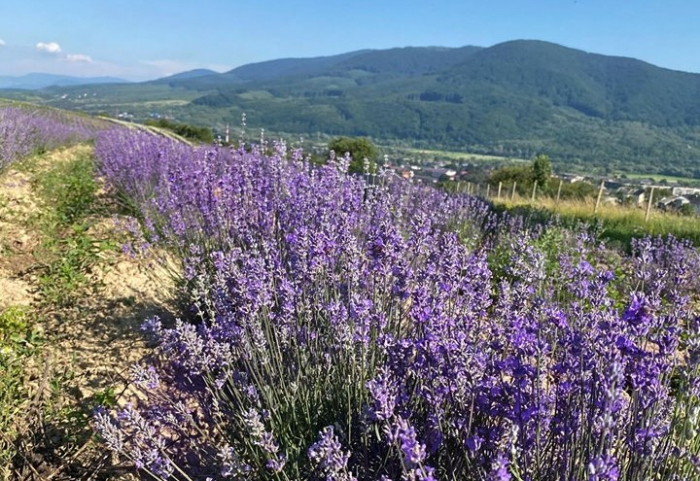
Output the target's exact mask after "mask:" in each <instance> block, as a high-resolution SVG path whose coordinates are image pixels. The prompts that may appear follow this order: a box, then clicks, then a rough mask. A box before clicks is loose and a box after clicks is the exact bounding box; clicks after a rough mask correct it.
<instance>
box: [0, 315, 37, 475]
mask: <svg viewBox="0 0 700 481" xmlns="http://www.w3.org/2000/svg"><path fill="white" fill-rule="evenodd" d="M42 341H43V340H42V338H41V335H40V333H39V331H37V330H36V324H35V322H34V319H32V318H31V316H30V312H29V311H28V309H27V308H24V307H18V306H11V307H8V308H6V309H5V310H2V311H0V434H2V437H0V477H3V479H4V475H5V473H3V471H2V466H8V465H9V464H10V461H11V459H12V457H13V456H14V446H13V444H12V442H11V441H12V439H13V438H14V436H15V435H16V434H17V429H18V428H19V426H18V425H17V423H16V421H17V419H19V418H20V417H21V416H22V415H24V414H25V413H26V410H27V406H28V405H29V403H30V402H31V401H30V399H29V395H28V390H27V381H28V377H29V372H28V371H27V368H26V367H27V364H28V363H30V362H31V361H32V359H38V358H39V353H40V350H41V344H42Z"/></svg>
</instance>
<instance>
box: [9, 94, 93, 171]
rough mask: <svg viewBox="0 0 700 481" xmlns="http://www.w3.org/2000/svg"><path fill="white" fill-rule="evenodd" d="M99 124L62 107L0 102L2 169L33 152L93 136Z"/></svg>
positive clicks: (81, 140)
mask: <svg viewBox="0 0 700 481" xmlns="http://www.w3.org/2000/svg"><path fill="white" fill-rule="evenodd" d="M99 126H100V123H99V122H97V121H95V120H94V119H91V118H90V117H79V116H77V115H74V114H67V113H64V112H61V111H59V110H47V109H38V108H34V107H29V106H6V107H4V106H2V105H0V170H2V169H3V168H4V167H7V166H8V165H9V164H10V163H11V162H13V161H15V160H17V159H20V158H22V157H25V156H27V155H29V154H31V153H36V152H45V151H47V150H49V149H53V148H56V147H58V146H61V145H69V144H73V143H78V142H83V141H86V140H88V139H90V138H93V137H94V135H95V132H96V131H97V130H98V128H99Z"/></svg>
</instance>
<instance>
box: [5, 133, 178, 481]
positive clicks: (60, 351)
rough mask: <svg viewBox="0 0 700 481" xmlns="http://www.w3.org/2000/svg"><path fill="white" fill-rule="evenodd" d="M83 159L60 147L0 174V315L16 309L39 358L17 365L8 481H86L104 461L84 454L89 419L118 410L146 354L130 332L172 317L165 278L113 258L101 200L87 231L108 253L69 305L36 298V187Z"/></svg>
mask: <svg viewBox="0 0 700 481" xmlns="http://www.w3.org/2000/svg"><path fill="white" fill-rule="evenodd" d="M90 152H91V147H89V146H85V145H79V146H75V147H71V148H66V149H61V150H58V151H55V152H51V153H48V154H45V155H44V156H42V157H41V158H39V159H35V160H33V161H32V164H31V166H30V167H29V168H27V167H26V166H25V165H18V166H17V167H14V168H12V169H9V170H8V171H6V172H4V173H3V174H2V175H1V176H0V314H2V312H3V311H5V310H6V309H8V308H15V307H19V308H21V309H24V310H26V311H27V312H29V313H30V315H31V316H32V318H33V319H36V324H37V326H36V327H37V328H38V330H39V331H43V337H44V339H45V341H44V343H43V345H42V349H41V356H37V358H36V359H33V360H32V362H30V363H28V365H27V370H29V371H32V374H31V375H30V376H29V381H28V384H29V385H28V386H27V399H28V400H31V401H30V404H29V407H28V411H27V416H28V418H27V419H22V420H19V421H20V423H23V424H24V425H23V426H22V429H20V432H21V433H22V436H20V438H19V441H17V443H16V444H17V446H18V450H19V456H18V457H17V459H18V460H19V461H18V463H16V464H18V467H16V468H14V471H13V474H14V477H16V478H22V477H26V478H28V479H42V478H44V477H48V476H50V475H53V478H52V479H83V478H85V479H87V477H88V476H92V475H94V474H95V472H97V470H99V469H100V464H103V463H104V462H105V459H103V458H102V459H97V458H98V457H99V456H96V455H95V450H93V451H94V452H93V455H92V456H91V455H90V454H89V453H90V451H91V449H89V445H90V443H91V441H90V435H89V432H90V431H89V411H90V410H91V409H92V408H94V407H95V405H96V404H99V403H102V402H105V401H106V402H110V403H116V404H120V403H121V402H122V401H121V398H122V395H123V394H126V393H128V391H129V381H128V372H129V368H130V366H131V365H132V364H134V363H137V362H139V361H140V360H142V359H143V358H144V356H146V355H147V354H148V353H149V351H148V349H147V348H146V346H145V343H144V341H143V339H142V337H141V335H140V331H139V326H140V325H141V323H142V322H143V320H144V319H146V318H147V317H150V316H152V315H154V314H160V315H164V313H167V312H168V311H171V310H172V300H171V298H170V295H171V293H172V292H174V289H173V283H172V281H171V278H170V276H169V275H168V274H167V272H166V271H165V270H164V269H162V268H158V267H157V264H156V263H153V262H149V261H148V260H147V259H137V258H133V257H130V256H129V255H127V254H125V253H122V251H121V249H119V248H118V244H119V242H120V241H121V240H122V239H124V238H125V235H124V233H123V232H122V231H121V229H119V228H118V227H117V225H116V224H117V223H116V222H115V217H116V216H115V217H113V214H114V212H110V209H111V206H110V205H109V203H110V199H109V198H107V197H106V196H104V195H98V196H97V200H96V204H98V206H97V207H99V209H96V210H100V211H101V212H100V214H99V215H90V216H88V218H87V219H86V222H87V223H88V224H89V225H90V228H89V230H88V233H89V235H90V236H91V238H94V239H95V241H99V240H111V241H112V242H113V244H114V245H115V246H116V247H115V248H112V249H108V250H107V251H105V252H101V253H100V258H99V260H98V261H97V262H96V263H94V265H91V266H90V268H89V269H88V272H85V273H84V274H85V276H86V277H87V280H88V282H87V286H85V287H86V288H85V292H84V293H83V291H82V290H81V292H80V295H79V296H78V300H77V301H76V302H75V303H74V305H72V306H70V307H64V306H62V307H60V308H54V307H53V306H51V305H50V304H47V302H46V299H45V297H43V295H42V290H41V278H42V275H43V273H44V272H43V270H42V269H44V267H45V265H42V262H44V263H45V260H44V259H42V256H41V255H40V254H38V253H39V252H40V251H41V245H42V242H45V241H46V239H45V236H46V234H45V232H42V230H41V228H40V222H38V221H37V219H40V218H41V216H42V211H43V210H45V209H46V208H47V206H46V205H45V204H43V203H42V198H41V196H40V193H39V192H38V191H37V187H36V179H37V177H38V176H40V175H41V174H42V173H44V172H46V171H47V170H48V169H53V168H55V167H56V166H57V165H58V164H60V163H61V162H68V161H70V160H71V159H74V158H76V156H80V155H89V154H90ZM111 210H114V209H111ZM115 240H116V242H114V241H115ZM166 315H167V314H166ZM38 405H41V406H42V408H41V409H37V406H38ZM76 419H77V421H76ZM76 423H77V424H76ZM66 437H70V438H71V439H66ZM86 448H88V449H86ZM2 478H3V473H2V472H0V479H2ZM103 479H105V478H103Z"/></svg>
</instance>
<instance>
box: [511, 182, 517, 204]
mask: <svg viewBox="0 0 700 481" xmlns="http://www.w3.org/2000/svg"><path fill="white" fill-rule="evenodd" d="M517 185H518V183H517V182H513V192H511V194H510V200H515V187H516V186H517Z"/></svg>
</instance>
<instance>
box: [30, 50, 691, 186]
mask: <svg viewBox="0 0 700 481" xmlns="http://www.w3.org/2000/svg"><path fill="white" fill-rule="evenodd" d="M92 89H93V91H94V92H95V94H96V95H95V96H93V98H91V99H85V98H83V99H81V100H80V102H79V103H78V102H77V101H74V100H73V96H68V98H63V96H61V95H58V94H59V93H60V92H61V91H62V90H61V89H58V91H56V90H52V91H51V92H47V93H45V94H42V95H45V97H46V99H47V102H49V103H51V104H52V105H56V106H59V107H67V108H79V109H85V110H88V111H95V112H97V111H111V110H113V109H112V107H110V106H111V105H118V106H119V107H118V108H119V109H121V108H122V107H123V106H124V105H125V102H128V105H129V111H130V112H131V113H133V114H135V115H136V117H137V118H139V117H140V118H146V116H148V115H151V114H153V113H158V110H159V109H158V105H162V106H163V108H162V109H161V110H163V111H165V112H166V113H167V114H168V115H169V116H172V117H174V118H176V119H177V120H179V121H183V122H189V123H193V124H197V125H212V126H215V127H217V128H219V129H220V128H222V126H224V125H225V124H232V125H235V124H236V123H237V122H238V121H239V119H240V116H241V113H243V112H245V113H246V116H247V121H248V125H249V127H251V128H265V129H266V130H268V131H272V132H284V133H288V134H293V135H294V136H297V135H304V136H308V135H309V134H315V133H324V134H328V135H356V136H369V137H372V138H374V139H376V140H377V141H379V142H383V143H388V144H392V143H394V144H395V143H400V144H404V145H412V146H416V147H428V148H438V149H454V150H463V151H471V152H477V153H489V154H498V155H510V156H517V157H526V158H527V157H530V156H533V155H535V154H537V153H546V154H548V155H550V157H552V158H553V159H554V161H555V163H556V162H558V163H566V164H568V166H569V167H570V168H576V169H579V170H589V169H590V168H591V167H596V168H598V169H599V170H602V171H610V170H627V171H645V172H649V173H651V172H656V173H665V174H667V175H684V176H694V177H698V178H700V74H694V73H686V72H679V71H673V70H668V69H664V68H660V67H657V66H654V65H651V64H649V63H646V62H642V61H640V60H636V59H631V58H624V57H613V56H605V55H599V54H595V53H588V52H584V51H581V50H576V49H572V48H567V47H564V46H561V45H557V44H553V43H548V42H542V41H536V40H515V41H510V42H504V43H501V44H497V45H494V46H491V47H486V48H481V47H474V46H467V47H461V48H445V47H406V48H394V49H386V50H360V51H355V52H348V53H344V54H340V55H333V56H325V57H314V58H301V59H294V58H287V59H279V60H270V61H266V62H259V63H253V64H248V65H243V66H241V67H238V68H235V69H233V70H231V71H229V72H224V73H220V74H216V73H210V72H203V73H202V75H199V74H196V75H191V74H187V73H186V74H185V75H183V76H181V77H177V76H176V78H172V77H171V78H169V79H167V80H166V81H165V82H162V83H156V84H154V83H145V84H130V85H119V86H114V87H111V86H110V88H102V89H100V88H99V86H95V87H92ZM81 90H82V87H81ZM65 92H69V89H66V90H65ZM72 102H75V103H72ZM91 102H92V103H91ZM144 102H148V103H144ZM115 108H116V107H115ZM166 109H167V110H166ZM161 113H162V112H161Z"/></svg>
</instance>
